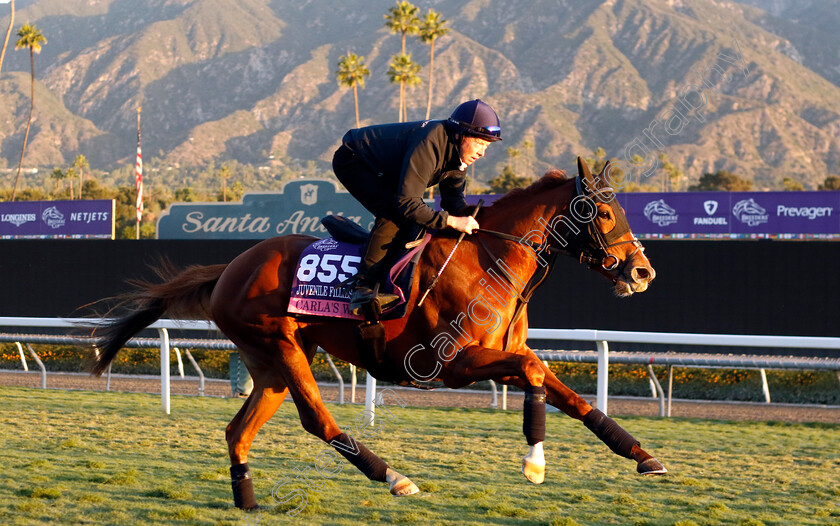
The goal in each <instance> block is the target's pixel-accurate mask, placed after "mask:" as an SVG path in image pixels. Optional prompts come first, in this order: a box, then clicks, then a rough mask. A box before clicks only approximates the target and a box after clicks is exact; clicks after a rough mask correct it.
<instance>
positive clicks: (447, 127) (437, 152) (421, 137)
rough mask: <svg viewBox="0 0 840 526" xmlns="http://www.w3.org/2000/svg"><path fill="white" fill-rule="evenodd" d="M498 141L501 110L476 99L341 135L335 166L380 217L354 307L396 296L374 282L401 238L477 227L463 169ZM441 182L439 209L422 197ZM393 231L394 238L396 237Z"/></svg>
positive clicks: (359, 278)
mask: <svg viewBox="0 0 840 526" xmlns="http://www.w3.org/2000/svg"><path fill="white" fill-rule="evenodd" d="M500 140H502V138H501V128H500V126H499V117H498V116H497V115H496V112H495V111H494V110H493V108H491V107H490V106H489V105H488V104H486V103H485V102H482V101H481V100H478V99H476V100H471V101H468V102H464V103H463V104H461V105H459V106H458V107H457V108H455V111H453V112H452V115H451V116H450V117H449V119H448V120H445V121H444V120H435V121H422V122H405V123H395V124H382V125H374V126H368V127H365V128H359V129H354V130H350V131H348V132H347V133H346V134H345V135H344V137H343V139H342V141H341V142H342V145H341V146H340V147H339V148H338V150H337V151H336V152H335V156H334V157H333V171H334V172H335V175H336V176H337V177H338V180H339V181H341V183H342V184H343V185H344V186H345V187H346V188H347V190H348V191H349V192H350V194H351V195H353V197H355V198H356V199H357V200H358V201H359V202H360V203H361V204H362V206H364V207H365V208H366V209H367V210H368V211H370V213H372V214H373V215H374V216H375V217H376V221H375V222H374V224H373V228H372V229H371V233H370V238H369V239H368V245H367V249H366V252H365V255H364V258H363V259H362V263H361V266H360V268H359V273H358V274H357V277H356V287H355V289H354V291H353V295H352V297H351V298H350V308H351V310H352V311H353V313H354V314H359V313H360V312H361V310H362V307H364V306H365V305H367V304H369V303H370V302H372V301H373V300H377V301H378V303H379V306H380V307H387V306H388V305H389V304H391V303H393V302H394V301H396V299H397V296H396V295H393V294H380V295H379V296H377V295H376V294H375V293H374V290H375V285H376V283H377V282H378V281H379V280H380V279H381V277H382V274H383V273H384V272H385V271H386V270H387V267H388V264H389V261H386V258H385V256H386V255H388V254H389V251H390V253H391V254H392V255H396V254H398V253H399V250H398V248H397V247H398V245H399V244H400V241H401V242H402V244H403V245H404V244H405V242H406V241H411V240H412V239H411V238H409V239H405V240H403V238H404V237H406V236H407V235H411V234H415V235H416V233H417V225H419V226H422V227H427V228H433V229H442V228H445V227H449V228H453V229H455V230H457V231H459V232H466V233H467V234H471V233H472V232H473V231H474V230H476V229H477V228H478V222H477V221H476V220H475V219H474V218H472V217H470V216H469V215H468V214H466V212H465V211H464V209H465V207H466V201H465V200H464V189H465V187H466V170H467V167H468V166H469V165H470V164H472V163H473V162H475V161H476V160H477V159H479V158H481V157H482V156H484V151H485V149H486V148H487V146H488V145H489V144H490V143H491V142H495V141H500ZM436 184H438V185H439V188H440V198H441V206H442V208H443V210H440V211H436V210H433V209H432V208H430V207H429V206H428V205H426V203H425V202H423V194H424V192H425V191H426V188H429V187H431V186H434V185H436ZM456 214H460V215H456ZM400 233H402V234H403V235H401V236H399V238H398V236H397V234H400ZM395 238H398V241H397V243H392V242H393V241H394V240H395ZM392 245H393V246H394V248H393V249H392V248H391V247H392ZM383 267H385V268H383Z"/></svg>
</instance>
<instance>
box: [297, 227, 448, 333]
mask: <svg viewBox="0 0 840 526" xmlns="http://www.w3.org/2000/svg"><path fill="white" fill-rule="evenodd" d="M431 237H432V236H431V234H426V236H425V238H424V239H423V243H421V244H420V245H418V246H416V247H414V248H413V249H411V250H410V251H409V252H408V253H407V254H405V255H404V256H403V257H402V258H400V260H399V261H397V263H396V264H394V266H393V267H392V268H391V271H390V272H389V273H388V280H387V283H386V285H385V287H384V291H385V292H393V293H394V294H396V295H397V296H399V298H400V301H399V302H397V304H396V305H394V306H393V307H391V308H390V309H388V310H387V311H385V312H384V313H383V316H382V319H384V320H390V319H396V318H401V317H403V316H404V315H405V312H406V310H407V307H408V304H407V301H408V296H409V295H410V294H411V283H412V279H413V277H414V271H415V269H416V267H417V262H418V260H419V259H420V254H421V253H422V252H423V249H424V248H425V246H426V244H427V243H428V242H429V240H430V239H431ZM364 253H365V245H364V244H361V245H358V244H355V243H347V242H344V241H338V240H336V239H334V238H331V237H328V238H326V239H322V240H320V241H316V242H314V243H312V244H311V245H309V246H308V247H306V249H304V251H303V252H302V253H301V255H300V260H299V261H298V266H297V269H295V277H294V279H293V280H292V292H291V294H290V295H289V308H288V309H287V310H288V312H289V313H290V314H306V315H309V316H326V317H330V318H348V319H351V320H363V319H364V316H357V315H354V314H351V313H350V296H351V295H352V294H353V286H352V285H342V283H343V282H345V281H347V279H348V278H350V277H351V276H354V275H356V273H357V272H358V270H359V265H360V264H361V261H362V256H363V255H364ZM404 291H407V292H404Z"/></svg>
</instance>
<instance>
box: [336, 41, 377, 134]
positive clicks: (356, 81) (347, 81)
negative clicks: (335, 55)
mask: <svg viewBox="0 0 840 526" xmlns="http://www.w3.org/2000/svg"><path fill="white" fill-rule="evenodd" d="M364 60H365V57H362V56H359V55H356V54H355V53H347V54H346V55H344V56H342V57H341V58H340V59H339V60H338V71H336V72H335V74H336V76H337V77H338V84H339V85H340V86H346V87H348V88H353V103H354V104H355V107H356V128H359V92H358V89H357V87H358V86H361V87H362V89H365V77H367V76H370V70H369V69H368V68H367V66H365V62H364Z"/></svg>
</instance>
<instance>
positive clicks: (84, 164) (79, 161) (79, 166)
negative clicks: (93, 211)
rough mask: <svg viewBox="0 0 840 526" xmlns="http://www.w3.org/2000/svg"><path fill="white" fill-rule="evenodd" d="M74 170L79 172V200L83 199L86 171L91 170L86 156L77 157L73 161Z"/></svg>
mask: <svg viewBox="0 0 840 526" xmlns="http://www.w3.org/2000/svg"><path fill="white" fill-rule="evenodd" d="M73 168H75V169H76V170H78V171H79V199H81V198H82V185H83V184H84V178H85V169H89V168H90V164H88V160H87V159H86V158H85V156H84V155H77V156H76V159H75V160H74V161H73Z"/></svg>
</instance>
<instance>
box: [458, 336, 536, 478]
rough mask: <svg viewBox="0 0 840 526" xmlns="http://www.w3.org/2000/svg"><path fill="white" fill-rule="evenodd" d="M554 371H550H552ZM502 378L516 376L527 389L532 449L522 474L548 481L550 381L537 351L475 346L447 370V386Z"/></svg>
mask: <svg viewBox="0 0 840 526" xmlns="http://www.w3.org/2000/svg"><path fill="white" fill-rule="evenodd" d="M549 373H550V371H549ZM499 377H515V378H516V380H517V381H518V382H519V385H520V386H521V387H522V388H523V390H524V391H525V404H524V406H523V417H522V432H523V433H524V434H525V438H526V440H527V441H528V446H530V451H529V452H528V454H527V455H525V457H524V458H523V459H522V474H523V475H525V477H526V478H527V479H528V480H529V481H531V482H533V483H534V484H542V482H543V481H544V480H545V455H544V454H543V442H544V441H545V401H546V391H545V386H544V385H543V383H544V381H545V380H546V376H545V370H544V368H543V364H542V362H540V360H539V359H538V358H537V357H536V356H535V355H534V354H533V353H531V355H527V354H524V355H523V354H512V353H507V352H503V351H499V350H495V349H488V348H485V347H479V346H473V347H467V348H465V349H462V350H461V351H460V352H459V353H458V354H457V355H456V357H455V358H454V359H453V360H452V362H450V363H449V364H448V365H447V367H446V368H444V370H443V374H442V379H443V382H444V384H446V386H447V387H451V388H453V389H457V388H459V387H463V386H465V385H469V384H471V383H473V382H478V381H481V380H490V379H493V378H499Z"/></svg>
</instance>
